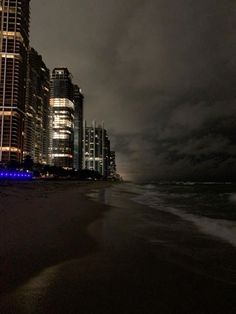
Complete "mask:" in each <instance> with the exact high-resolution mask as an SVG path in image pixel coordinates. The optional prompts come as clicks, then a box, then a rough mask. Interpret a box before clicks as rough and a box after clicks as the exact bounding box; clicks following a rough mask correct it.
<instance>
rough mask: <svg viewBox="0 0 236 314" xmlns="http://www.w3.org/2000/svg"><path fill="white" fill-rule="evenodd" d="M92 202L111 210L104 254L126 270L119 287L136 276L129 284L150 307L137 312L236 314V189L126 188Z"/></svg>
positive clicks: (186, 186) (211, 185) (193, 185)
mask: <svg viewBox="0 0 236 314" xmlns="http://www.w3.org/2000/svg"><path fill="white" fill-rule="evenodd" d="M90 196H91V197H92V198H93V199H96V200H97V201H99V202H103V203H105V204H107V205H111V206H112V210H110V211H108V212H107V213H106V214H105V217H104V220H103V225H102V228H103V233H102V239H103V245H102V250H103V251H104V252H105V253H104V255H105V254H106V256H107V255H108V254H109V255H111V256H112V257H111V258H110V261H111V263H115V264H116V265H117V269H120V265H126V266H125V267H124V269H123V268H122V270H120V274H121V275H120V276H121V278H123V277H125V279H124V281H125V282H127V279H126V276H124V275H122V274H124V273H125V272H126V269H127V268H128V269H130V268H131V269H132V271H134V272H135V274H136V277H135V279H132V280H131V282H133V284H131V283H129V284H130V285H131V286H132V287H133V286H138V287H140V286H141V287H142V288H139V289H141V291H142V296H140V298H139V302H140V304H142V305H144V307H145V306H147V304H148V306H149V307H150V308H149V311H146V310H143V312H142V311H141V310H140V313H144V314H145V313H191V314H192V313H199V314H202V313H214V314H216V313H220V314H221V313H222V314H226V313H230V314H233V313H236V299H235V295H236V185H234V184H230V183H225V184H216V183H210V182H209V183H202V184H199V183H194V182H187V183H183V182H175V183H171V184H166V183H165V184H158V183H157V184H153V183H152V184H133V183H126V184H115V185H113V186H112V187H110V188H106V189H104V190H100V191H98V190H97V191H94V193H93V194H92V195H90ZM100 242H101V241H100ZM108 252H109V253H108ZM117 271H118V270H117ZM140 277H141V279H140ZM129 280H130V278H129ZM129 280H128V282H129ZM140 281H141V282H140ZM133 289H134V291H135V292H133V293H134V294H136V293H139V292H137V289H136V288H133ZM139 289H138V291H139ZM149 297H150V299H148V298H149ZM150 304H151V305H150ZM137 308H138V305H137ZM137 308H136V311H137ZM134 312H135V311H134ZM137 312H138V313H139V311H137Z"/></svg>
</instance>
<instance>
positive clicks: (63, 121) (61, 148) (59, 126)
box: [49, 68, 75, 169]
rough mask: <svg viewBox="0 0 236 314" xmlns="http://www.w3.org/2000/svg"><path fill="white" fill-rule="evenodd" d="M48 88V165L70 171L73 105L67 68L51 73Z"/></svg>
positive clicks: (70, 78)
mask: <svg viewBox="0 0 236 314" xmlns="http://www.w3.org/2000/svg"><path fill="white" fill-rule="evenodd" d="M50 87H51V90H50V95H51V96H50V147H49V150H50V151H49V156H50V164H52V165H54V166H58V167H63V168H66V169H72V168H73V155H74V114H75V105H74V102H73V84H72V77H71V74H70V72H69V71H68V69H67V68H55V69H54V70H53V71H52V75H51V82H50Z"/></svg>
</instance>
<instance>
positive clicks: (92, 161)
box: [83, 121, 110, 177]
mask: <svg viewBox="0 0 236 314" xmlns="http://www.w3.org/2000/svg"><path fill="white" fill-rule="evenodd" d="M83 131H84V135H83V155H84V156H83V168H84V169H89V170H95V171H98V172H99V173H100V174H101V175H102V176H104V177H107V176H108V175H109V156H110V141H109V138H108V135H107V131H106V130H105V129H104V125H103V124H102V126H101V125H99V126H97V125H96V122H95V121H94V122H93V124H92V126H91V127H90V126H87V124H86V121H85V122H84V128H83Z"/></svg>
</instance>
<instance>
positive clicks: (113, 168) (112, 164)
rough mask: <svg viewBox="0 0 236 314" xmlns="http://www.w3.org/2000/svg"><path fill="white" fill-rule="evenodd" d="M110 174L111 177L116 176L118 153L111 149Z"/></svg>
mask: <svg viewBox="0 0 236 314" xmlns="http://www.w3.org/2000/svg"><path fill="white" fill-rule="evenodd" d="M109 167H110V168H109V172H110V173H109V175H110V176H111V177H115V176H116V153H115V152H114V151H110V165H109Z"/></svg>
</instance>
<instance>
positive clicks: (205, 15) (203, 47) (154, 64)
mask: <svg viewBox="0 0 236 314" xmlns="http://www.w3.org/2000/svg"><path fill="white" fill-rule="evenodd" d="M31 2H32V3H31V7H32V10H31V14H32V18H31V24H32V27H31V42H32V45H33V46H34V47H35V48H36V49H37V50H38V51H39V52H40V53H42V55H43V57H44V59H45V61H46V63H47V64H48V66H49V67H50V68H53V67H54V66H58V65H65V66H67V67H68V68H69V69H70V71H71V72H72V73H73V75H74V80H75V81H76V82H77V83H79V84H80V85H81V87H82V88H83V90H84V94H85V99H86V101H85V113H86V117H87V119H88V120H92V119H97V120H98V121H99V120H104V121H105V125H106V127H107V128H108V130H109V131H110V134H111V137H112V142H113V145H114V147H115V149H116V151H117V153H118V166H119V170H120V172H121V173H122V174H124V175H125V174H126V175H127V177H130V178H131V177H133V178H134V177H135V178H137V177H143V176H145V177H147V178H148V177H157V178H177V179H178V178H186V179H187V178H193V179H194V178H199V179H206V180H207V179H225V180H227V179H232V177H233V176H234V175H235V171H236V170H235V169H236V167H235V166H236V162H235V157H236V152H235V144H236V143H235V139H236V132H235V130H236V122H235V121H236V84H235V83H236V41H235V31H236V2H235V1H230V0H226V1H223V0H214V1H213V0H198V1H194V0H192V1H191V0H190V1H187V0H178V1H176V0H155V1H154V0H153V1H152V0H145V1H144V0H143V1H142V0H140V1H138V0H129V1H124V0H120V1H118V0H99V1H98V0H97V1H96V0H80V1H79V0H67V1H62V0H50V1H46V0H41V1H40V2H39V1H36V0H32V1H31Z"/></svg>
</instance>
